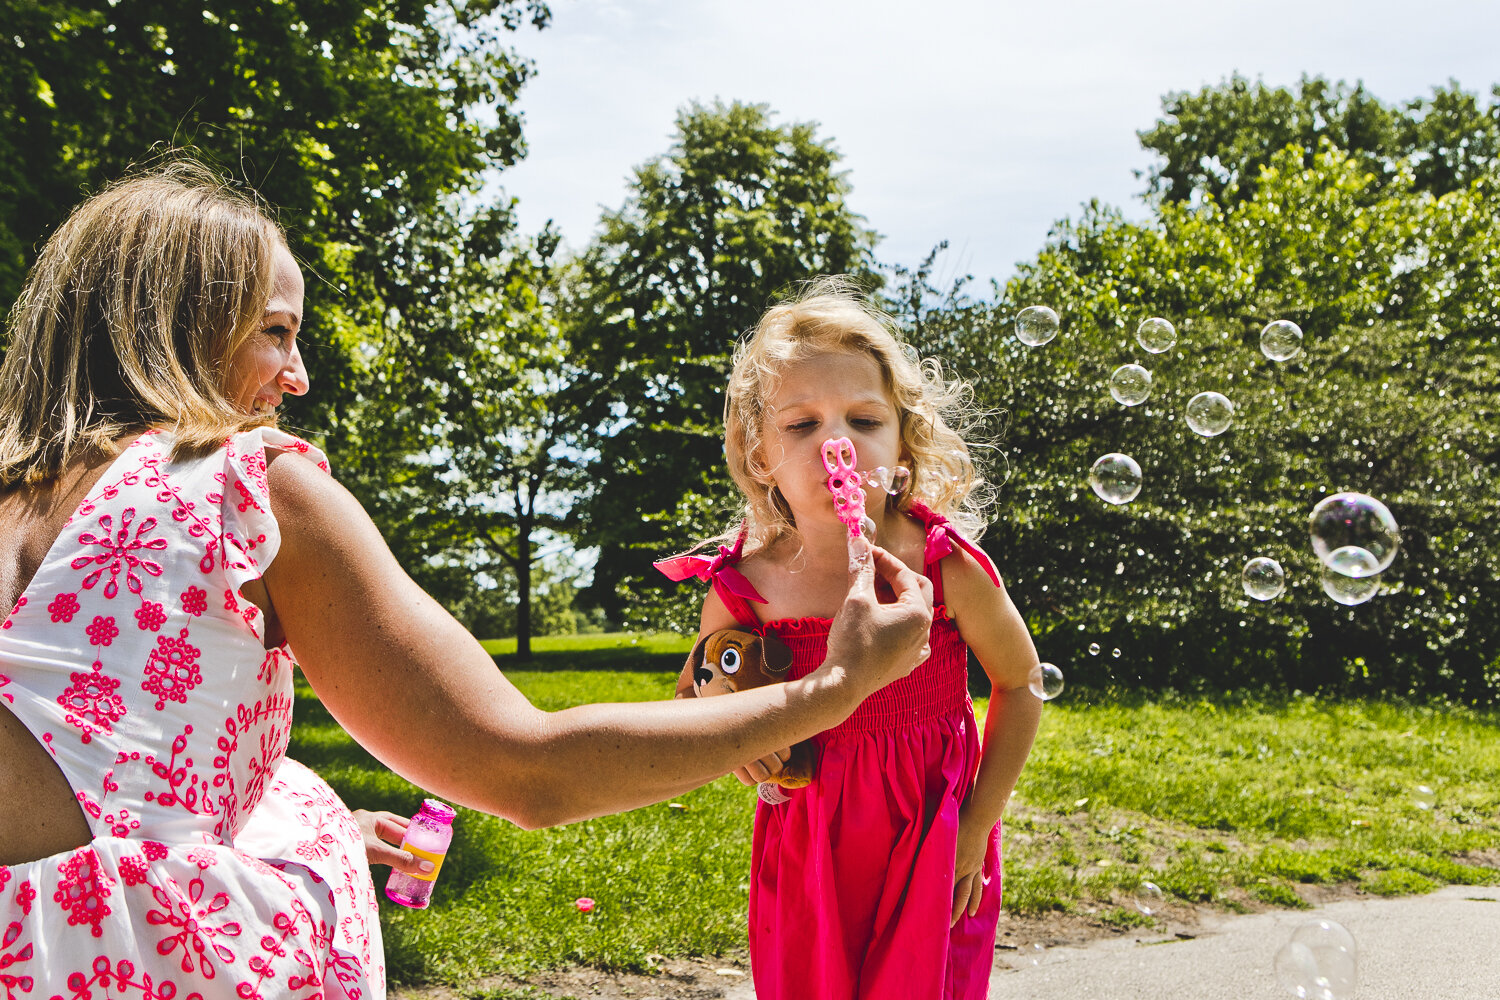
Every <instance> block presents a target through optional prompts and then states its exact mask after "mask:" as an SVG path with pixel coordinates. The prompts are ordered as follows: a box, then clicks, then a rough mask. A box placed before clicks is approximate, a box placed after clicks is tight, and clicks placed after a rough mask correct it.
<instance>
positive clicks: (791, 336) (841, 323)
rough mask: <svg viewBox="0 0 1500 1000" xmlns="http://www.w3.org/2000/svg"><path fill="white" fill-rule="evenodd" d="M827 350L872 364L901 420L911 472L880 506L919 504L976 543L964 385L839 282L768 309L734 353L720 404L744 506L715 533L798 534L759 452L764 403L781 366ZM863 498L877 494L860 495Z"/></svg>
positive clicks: (979, 525) (812, 287)
mask: <svg viewBox="0 0 1500 1000" xmlns="http://www.w3.org/2000/svg"><path fill="white" fill-rule="evenodd" d="M829 351H843V352H847V353H851V354H867V355H869V356H870V357H871V358H873V359H874V360H875V363H876V364H877V365H879V366H880V372H881V377H882V379H883V380H884V382H885V389H886V393H887V394H888V395H889V397H890V400H891V402H892V403H893V404H894V406H895V408H896V410H897V412H898V413H899V415H900V437H901V450H902V454H903V459H902V460H903V462H904V463H905V464H906V466H907V468H908V469H910V470H911V476H910V478H909V479H908V481H907V484H906V486H905V487H904V488H903V489H902V490H901V491H900V492H899V493H897V494H895V495H894V496H891V497H890V498H889V499H888V503H890V504H891V505H892V507H893V508H894V509H896V510H899V511H901V512H903V513H904V512H906V511H908V510H910V509H911V505H912V502H913V501H920V502H921V503H923V504H925V505H926V506H928V507H930V508H931V509H932V510H934V511H936V512H937V513H939V514H943V515H945V516H947V517H948V518H950V519H951V520H952V521H953V523H954V525H955V527H957V528H959V530H960V531H962V532H964V534H965V535H967V536H968V537H970V538H978V537H979V535H980V534H982V533H983V530H984V527H985V521H984V519H983V517H982V516H981V511H982V510H983V508H985V507H986V506H988V504H989V502H990V495H991V493H992V491H991V490H990V489H989V488H988V484H986V483H985V481H984V479H983V477H982V476H981V475H980V474H979V472H978V471H977V470H976V469H975V467H974V462H973V459H972V458H971V456H970V454H969V445H968V444H967V443H966V442H965V441H964V438H963V433H964V432H966V431H968V429H969V427H970V425H971V423H972V422H973V420H974V419H975V417H976V414H975V409H974V402H973V399H974V394H973V390H972V388H971V387H970V386H969V384H968V383H967V382H964V381H963V380H961V379H957V378H952V377H948V376H945V375H944V373H943V369H942V365H941V364H939V362H938V361H937V359H935V358H928V359H927V360H926V361H920V360H918V358H917V354H916V351H915V350H914V349H912V348H911V347H909V346H903V345H902V344H901V343H900V342H899V341H898V340H897V339H896V336H895V335H894V334H893V333H892V332H891V321H890V319H889V317H887V316H885V315H884V314H883V313H882V312H881V311H880V310H879V309H878V308H876V307H875V306H874V304H872V303H871V302H870V300H869V298H868V297H867V296H865V295H864V294H862V293H861V292H860V291H859V290H858V288H857V287H856V286H855V285H854V283H853V282H852V280H851V279H849V278H847V277H842V276H830V277H823V278H818V279H816V280H814V281H811V282H808V283H807V284H806V285H805V286H804V287H803V288H802V290H801V292H800V294H798V295H797V297H796V298H794V299H792V300H790V301H787V302H783V303H781V304H779V305H776V306H773V307H772V308H771V309H769V310H767V312H766V314H765V315H764V316H762V317H761V320H760V322H759V323H758V324H757V325H756V327H755V329H754V330H753V331H752V332H751V333H750V335H749V336H748V337H746V338H745V339H743V340H742V341H741V342H740V344H739V345H738V347H737V348H736V350H735V353H734V365H733V368H732V369H731V371H730V374H729V390H728V393H727V395H726V397H725V400H724V451H725V457H726V458H727V460H728V463H729V473H730V475H731V476H732V477H733V478H734V482H735V485H737V486H738V487H739V488H740V492H741V493H742V494H743V496H744V501H745V502H744V505H743V507H742V509H741V511H740V516H739V518H738V519H737V520H736V524H735V526H734V527H733V528H731V529H730V530H729V531H727V532H726V533H725V536H722V537H732V536H733V535H735V534H737V533H738V532H739V531H740V530H741V529H740V524H741V523H743V524H744V526H745V530H747V532H748V538H747V542H749V543H750V545H751V547H753V548H758V547H761V546H766V545H770V544H772V543H774V542H776V541H779V540H780V539H782V538H787V537H792V536H794V535H795V534H796V530H797V526H796V521H795V519H794V518H793V517H792V511H791V508H790V507H788V506H787V503H786V500H785V499H784V498H783V497H782V496H781V493H780V491H779V490H777V489H776V488H775V485H774V483H773V482H772V470H771V468H770V467H769V466H768V465H767V462H766V457H765V454H764V447H763V445H764V438H763V430H764V427H765V419H766V401H767V400H768V399H770V397H771V396H772V395H773V394H774V393H775V392H776V388H777V385H778V383H779V380H780V376H781V372H782V370H783V369H784V367H785V366H786V365H787V364H788V363H790V362H795V361H801V360H804V359H806V358H810V357H813V356H815V355H818V354H823V353H826V352H829ZM871 492H874V493H876V494H878V493H879V492H880V491H879V488H878V487H875V488H873V489H871V488H867V489H866V493H871ZM830 502H832V501H831V500H830Z"/></svg>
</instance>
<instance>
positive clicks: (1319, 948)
mask: <svg viewBox="0 0 1500 1000" xmlns="http://www.w3.org/2000/svg"><path fill="white" fill-rule="evenodd" d="M1276 981H1277V982H1278V983H1279V984H1280V985H1281V988H1282V989H1284V990H1286V991H1287V992H1288V993H1290V994H1291V995H1292V996H1294V997H1298V998H1301V1000H1348V998H1349V997H1352V996H1354V990H1355V988H1356V987H1357V986H1358V985H1359V949H1358V947H1357V946H1356V945H1355V943H1354V935H1352V934H1350V933H1349V932H1348V931H1347V930H1346V929H1345V928H1344V927H1343V926H1342V925H1341V924H1337V923H1334V922H1333V921H1332V920H1314V921H1312V922H1311V923H1306V924H1303V925H1302V926H1301V927H1298V928H1297V929H1296V930H1295V931H1294V932H1293V933H1292V939H1291V940H1290V941H1288V942H1287V943H1286V944H1285V945H1284V946H1283V947H1282V949H1281V951H1279V952H1277V953H1276Z"/></svg>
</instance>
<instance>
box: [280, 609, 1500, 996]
mask: <svg viewBox="0 0 1500 1000" xmlns="http://www.w3.org/2000/svg"><path fill="white" fill-rule="evenodd" d="M632 639H634V640H636V641H635V642H632V641H631V640H632ZM570 644H576V645H575V646H574V648H572V649H570V648H568V647H569V645H570ZM512 648H513V644H512ZM685 649H686V642H685V641H684V640H683V639H682V638H681V637H678V636H670V637H665V636H664V637H645V636H630V635H624V636H607V637H599V636H582V637H565V638H562V639H555V638H554V639H545V640H538V641H537V643H536V651H537V656H536V659H535V660H534V661H532V662H531V663H528V664H526V665H525V669H522V668H521V666H520V665H515V666H513V665H512V664H513V662H514V660H513V654H512V653H509V651H507V650H505V649H504V648H503V647H502V648H497V649H493V650H492V652H494V653H496V654H497V661H498V662H500V663H501V665H502V666H503V667H504V668H505V670H506V673H507V675H508V676H509V677H510V678H511V679H512V680H513V681H514V682H515V683H516V684H517V685H518V686H519V687H520V688H521V690H522V691H524V692H525V693H526V695H527V696H528V697H529V698H531V699H532V700H533V701H534V702H536V703H537V704H538V705H540V706H542V707H544V708H548V709H555V708H562V707H565V706H568V705H573V704H578V703H580V702H585V701H640V700H649V699H655V698H665V697H668V696H669V694H670V692H671V690H672V686H673V684H674V682H675V679H676V672H677V667H678V665H679V664H680V662H681V659H682V656H683V654H684V651H685ZM652 663H655V664H656V666H654V667H653V666H652V665H651V664H652ZM579 667H584V668H585V669H578V668H579ZM976 709H977V710H978V711H979V712H980V715H981V718H982V717H983V715H982V712H983V709H982V705H976ZM297 720H298V721H297V725H296V727H295V729H294V730H293V734H292V746H291V750H290V754H291V756H293V757H296V758H297V759H299V760H302V761H303V762H305V763H307V764H308V765H310V766H312V767H313V768H315V769H316V770H318V771H319V772H320V773H321V774H323V776H324V777H326V778H327V779H328V780H329V781H330V783H332V784H333V786H334V787H335V788H336V789H337V790H338V791H339V793H340V794H341V795H343V796H344V797H345V799H346V800H347V801H348V802H349V803H350V804H351V805H354V806H363V807H365V808H384V809H390V810H392V811H393V812H398V813H411V812H414V811H415V809H416V806H417V803H418V802H419V801H420V799H421V798H422V794H421V792H420V791H419V790H417V789H416V788H415V787H413V786H412V785H410V784H408V783H407V782H405V781H403V780H402V779H400V778H398V777H396V776H395V775H393V774H391V773H390V772H388V771H386V770H385V769H384V768H382V767H381V766H380V765H379V764H377V763H376V762H375V761H374V760H373V759H372V758H370V757H369V756H368V755H367V754H365V753H364V751H362V750H361V749H360V748H359V747H358V746H356V745H355V744H354V743H353V742H352V741H351V740H350V739H349V738H348V737H347V736H346V735H345V734H344V733H343V731H342V730H341V729H340V728H339V727H338V725H337V724H336V723H334V722H333V720H332V719H331V718H330V717H329V715H328V714H327V712H326V711H324V710H323V708H322V706H321V705H319V704H318V702H317V699H316V698H315V696H314V695H313V694H312V692H311V691H310V690H308V689H307V688H306V687H305V685H304V686H299V689H298V705H297ZM497 780H503V776H497ZM1418 786H1427V787H1428V788H1430V789H1432V802H1431V807H1430V808H1422V806H1423V805H1425V804H1428V800H1427V798H1426V797H1425V795H1423V794H1422V793H1419V792H1418V791H1417V788H1418ZM753 808H754V792H753V791H751V790H749V789H745V788H743V787H742V786H741V785H739V783H738V782H736V781H734V780H733V779H728V778H726V779H721V780H719V781H716V782H714V783H712V784H710V785H708V786H706V787H704V788H700V789H698V790H697V791H694V792H692V793H690V794H689V795H686V796H683V797H682V798H681V799H679V800H676V801H675V802H674V803H672V804H661V805H655V806H650V807H648V808H645V809H640V810H637V811H635V812H633V813H629V814H626V815H623V816H612V817H607V818H604V819H598V820H591V821H588V822H584V823H577V824H574V825H572V826H569V827H563V828H561V829H555V830H544V831H535V832H526V831H522V830H518V829H516V828H514V827H512V826H510V825H509V824H507V823H504V822H502V821H500V820H497V819H494V818H491V817H488V816H482V815H479V814H477V813H472V812H468V811H466V810H460V814H459V817H458V820H457V821H456V824H455V827H456V830H457V834H456V836H455V839H454V846H453V849H452V852H451V854H450V856H449V859H448V861H447V863H446V864H445V866H444V868H443V876H442V879H441V881H440V882H439V883H438V887H437V892H436V897H435V902H434V905H433V907H432V908H431V909H429V910H427V911H425V912H412V911H407V910H404V909H402V908H400V907H397V906H394V905H388V906H387V907H386V908H385V909H384V910H383V913H382V916H383V917H384V926H385V934H386V951H387V955H388V959H389V963H390V973H391V978H392V981H393V982H397V983H417V982H427V981H447V982H453V983H462V982H464V981H466V980H469V979H472V978H475V977H478V976H481V975H487V974H494V973H499V972H510V973H516V974H524V973H525V972H527V971H530V970H534V969H537V968H542V967H547V966H552V965H558V964H568V963H575V962H582V963H589V964H594V965H600V966H610V967H620V968H635V969H641V968H645V967H646V966H647V965H648V964H649V957H650V956H651V955H653V954H668V955H674V954H675V955H689V954H718V953H725V952H734V951H738V950H741V949H743V947H744V943H745V936H744V935H745V932H744V911H745V900H746V891H747V890H746V879H747V877H748V871H749V858H750V847H749V842H750V836H749V834H750V822H751V816H752V814H753ZM1497 869H1500V715H1497V714H1496V713H1493V712H1488V713H1480V712H1473V711H1469V710H1466V709H1434V708H1427V707H1413V706H1403V705H1393V704H1385V703H1377V702H1362V701H1355V702H1324V701H1319V700H1315V699H1312V698H1289V699H1285V700H1281V701H1274V702H1272V701H1263V700H1245V699H1236V698H1220V699H1213V700H1204V699H1192V700H1185V699H1178V698H1175V697H1172V696H1170V695H1168V696H1163V697H1159V698H1154V699H1145V698H1135V697H1123V698H1122V697H1105V696H1095V697H1092V698H1085V697H1084V696H1082V695H1080V694H1079V693H1078V692H1077V691H1076V690H1074V691H1069V692H1068V694H1065V695H1064V696H1063V697H1062V698H1061V699H1059V700H1058V701H1057V702H1054V703H1052V704H1050V705H1049V706H1048V707H1047V709H1046V711H1045V712H1044V713H1043V719H1042V729H1041V733H1040V735H1039V736H1038V739H1037V745H1036V749H1035V751H1034V752H1033V754H1032V758H1031V761H1030V763H1029V764H1028V766H1027V769H1026V773H1025V774H1024V775H1023V777H1022V779H1021V783H1020V786H1019V788H1018V789H1017V793H1016V798H1015V800H1014V802H1013V803H1012V806H1011V809H1010V811H1009V812H1008V813H1007V820H1006V875H1005V903H1006V907H1007V909H1009V910H1010V911H1012V912H1018V913H1036V912H1041V911H1046V910H1065V911H1067V910H1084V909H1087V910H1091V911H1094V912H1095V913H1097V914H1098V918H1099V919H1103V920H1105V921H1106V922H1113V923H1116V924H1121V925H1127V926H1129V925H1138V924H1144V923H1150V921H1151V919H1152V918H1150V917H1146V916H1144V915H1142V914H1141V913H1140V912H1139V910H1137V909H1136V908H1135V907H1133V906H1132V905H1131V900H1132V898H1133V894H1134V892H1135V890H1136V887H1137V886H1138V885H1139V884H1140V882H1141V881H1142V880H1150V881H1153V882H1155V883H1157V884H1158V885H1160V887H1161V888H1162V890H1163V891H1164V892H1165V893H1166V895H1167V897H1168V898H1169V899H1171V898H1176V899H1180V900H1186V901H1191V902H1199V903H1202V902H1208V903H1214V904H1217V905H1221V906H1225V907H1228V908H1239V907H1244V906H1248V905H1255V904H1256V903H1258V902H1259V903H1269V904H1272V905H1279V906H1300V905H1305V904H1304V902H1303V898H1304V896H1306V895H1308V893H1309V887H1313V886H1317V885H1320V884H1321V885H1353V886H1357V887H1358V888H1360V889H1363V890H1364V891H1368V892H1374V893H1386V894H1396V893H1409V892H1420V891H1423V890H1426V889H1429V888H1433V887H1435V886H1437V885H1441V884H1446V883H1495V882H1500V870H1497ZM384 874H385V872H384V869H379V870H378V871H377V882H383V878H384ZM580 896H590V897H593V898H594V899H596V900H597V901H598V904H599V905H598V908H597V909H595V911H594V912H593V913H591V914H588V915H584V914H580V913H578V912H577V910H576V909H575V908H574V906H573V902H574V900H575V899H577V898H578V897H580Z"/></svg>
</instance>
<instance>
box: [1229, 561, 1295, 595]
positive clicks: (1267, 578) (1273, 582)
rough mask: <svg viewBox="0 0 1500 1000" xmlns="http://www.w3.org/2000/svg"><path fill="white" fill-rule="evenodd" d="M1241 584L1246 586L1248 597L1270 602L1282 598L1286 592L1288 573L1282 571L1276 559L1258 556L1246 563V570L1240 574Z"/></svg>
mask: <svg viewBox="0 0 1500 1000" xmlns="http://www.w3.org/2000/svg"><path fill="white" fill-rule="evenodd" d="M1240 582H1241V583H1243V584H1244V587H1245V594H1246V595H1247V596H1249V597H1253V598H1255V599H1256V600H1257V601H1269V600H1271V599H1272V598H1276V597H1280V596H1281V594H1282V591H1284V590H1286V573H1285V572H1283V571H1282V569H1281V563H1279V562H1277V561H1276V560H1275V559H1272V558H1270V557H1269V556H1256V557H1255V558H1254V559H1251V560H1250V561H1249V562H1247V563H1245V568H1244V570H1243V571H1241V573H1240Z"/></svg>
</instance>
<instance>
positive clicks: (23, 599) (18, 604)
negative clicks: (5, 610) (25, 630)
mask: <svg viewBox="0 0 1500 1000" xmlns="http://www.w3.org/2000/svg"><path fill="white" fill-rule="evenodd" d="M24 607H26V595H25V594H22V595H21V596H20V597H19V598H17V600H16V606H15V607H13V608H11V609H10V614H8V615H6V616H5V624H4V625H0V628H10V626H11V621H10V620H11V619H12V618H14V617H15V616H16V615H17V614H18V613H19V612H20V610H21V609H22V608H24Z"/></svg>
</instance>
